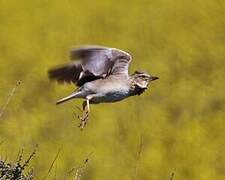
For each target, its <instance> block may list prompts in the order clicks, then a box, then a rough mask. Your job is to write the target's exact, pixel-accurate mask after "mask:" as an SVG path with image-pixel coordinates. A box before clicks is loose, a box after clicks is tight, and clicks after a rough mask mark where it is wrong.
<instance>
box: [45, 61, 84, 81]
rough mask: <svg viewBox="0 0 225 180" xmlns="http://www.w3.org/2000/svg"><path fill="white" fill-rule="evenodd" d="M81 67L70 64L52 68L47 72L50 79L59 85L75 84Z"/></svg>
mask: <svg viewBox="0 0 225 180" xmlns="http://www.w3.org/2000/svg"><path fill="white" fill-rule="evenodd" d="M81 72H82V67H81V65H80V63H74V62H73V63H70V64H65V65H61V66H58V67H55V68H52V69H50V70H49V71H48V76H49V78H50V79H54V80H56V81H58V82H59V83H64V82H66V83H71V82H73V83H76V82H77V81H78V79H79V76H80V73H81Z"/></svg>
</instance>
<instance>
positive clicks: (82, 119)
mask: <svg viewBox="0 0 225 180" xmlns="http://www.w3.org/2000/svg"><path fill="white" fill-rule="evenodd" d="M76 108H77V109H78V110H79V111H80V112H81V113H82V115H77V118H78V119H79V120H80V124H79V125H78V127H79V128H80V129H81V130H83V129H84V127H85V126H86V124H87V121H88V118H89V112H88V110H87V109H86V108H84V109H81V108H80V107H77V106H76Z"/></svg>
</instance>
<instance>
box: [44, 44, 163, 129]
mask: <svg viewBox="0 0 225 180" xmlns="http://www.w3.org/2000/svg"><path fill="white" fill-rule="evenodd" d="M69 56H70V60H71V61H70V62H69V63H66V64H63V65H58V66H55V67H53V68H50V69H49V70H48V77H49V79H50V80H56V81H57V82H58V83H64V84H65V83H73V84H75V85H76V86H77V89H75V90H74V91H73V92H72V93H71V94H70V95H68V96H66V97H64V98H62V99H60V100H58V101H57V102H56V104H61V103H64V102H66V101H68V100H71V99H75V98H81V99H84V101H83V103H82V109H81V108H80V110H81V111H82V116H78V117H79V119H80V124H79V127H80V128H81V129H83V128H84V127H85V126H86V124H87V121H88V118H89V113H90V104H99V103H113V102H117V101H121V100H123V99H126V98H128V97H131V96H135V95H141V94H142V93H143V92H144V91H145V90H146V89H147V88H148V85H149V84H150V82H152V81H154V80H156V79H159V78H158V77H157V76H153V75H150V74H148V73H145V72H144V71H135V72H134V73H133V74H131V75H129V73H128V68H129V64H130V62H131V61H132V57H131V55H130V54H129V53H127V52H125V51H123V50H120V49H117V48H111V47H104V46H99V45H82V46H79V47H77V48H73V49H71V50H70V53H69Z"/></svg>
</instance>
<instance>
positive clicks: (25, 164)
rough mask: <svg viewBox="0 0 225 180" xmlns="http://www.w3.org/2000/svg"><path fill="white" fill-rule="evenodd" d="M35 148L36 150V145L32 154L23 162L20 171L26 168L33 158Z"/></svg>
mask: <svg viewBox="0 0 225 180" xmlns="http://www.w3.org/2000/svg"><path fill="white" fill-rule="evenodd" d="M37 148H38V145H36V147H35V148H34V150H33V152H32V153H31V155H30V156H29V157H28V158H27V160H26V161H25V163H24V165H23V166H22V169H24V168H25V167H26V166H28V164H29V162H30V160H31V159H32V158H33V157H34V156H35V154H36V152H37Z"/></svg>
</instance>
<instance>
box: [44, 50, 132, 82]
mask: <svg viewBox="0 0 225 180" xmlns="http://www.w3.org/2000/svg"><path fill="white" fill-rule="evenodd" d="M70 59H71V60H80V61H72V62H71V63H68V64H66V65H63V66H59V67H56V68H53V69H50V70H49V72H48V73H49V78H50V79H55V80H57V81H58V82H67V83H70V82H73V83H75V84H76V85H78V86H82V85H83V84H84V83H86V82H89V81H93V80H95V79H99V78H104V77H106V76H109V75H116V74H122V75H126V76H127V75H128V65H129V62H130V61H131V56H130V55H129V54H128V53H126V52H124V51H122V50H119V49H115V48H108V47H102V46H82V47H80V48H75V49H72V50H71V51H70Z"/></svg>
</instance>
